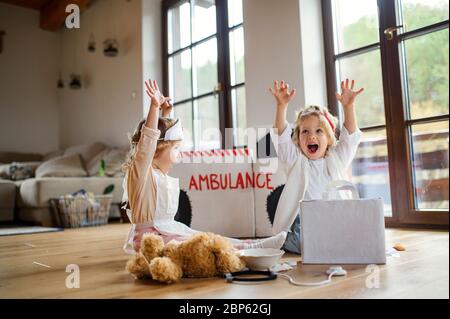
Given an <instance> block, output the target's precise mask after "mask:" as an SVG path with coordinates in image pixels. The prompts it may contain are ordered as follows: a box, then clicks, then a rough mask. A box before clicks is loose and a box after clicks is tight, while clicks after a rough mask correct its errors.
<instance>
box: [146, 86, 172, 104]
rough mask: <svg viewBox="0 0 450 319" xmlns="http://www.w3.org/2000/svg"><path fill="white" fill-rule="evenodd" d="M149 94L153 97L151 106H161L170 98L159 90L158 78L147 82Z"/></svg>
mask: <svg viewBox="0 0 450 319" xmlns="http://www.w3.org/2000/svg"><path fill="white" fill-rule="evenodd" d="M145 86H146V88H147V89H146V92H147V96H148V97H149V98H150V99H151V107H155V108H158V109H159V108H161V107H162V106H163V105H165V104H166V103H167V104H168V101H170V98H167V97H164V95H162V94H161V91H160V90H159V87H158V83H157V82H156V80H148V81H146V82H145Z"/></svg>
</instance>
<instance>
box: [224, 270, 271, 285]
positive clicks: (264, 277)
mask: <svg viewBox="0 0 450 319" xmlns="http://www.w3.org/2000/svg"><path fill="white" fill-rule="evenodd" d="M248 276H255V277H248ZM224 277H225V280H226V282H228V283H233V282H237V283H239V282H241V283H257V282H265V281H271V280H275V279H277V277H278V276H277V274H276V273H275V272H273V271H271V270H251V269H245V270H242V271H237V272H230V273H226V274H224Z"/></svg>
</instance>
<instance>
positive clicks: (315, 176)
mask: <svg viewBox="0 0 450 319" xmlns="http://www.w3.org/2000/svg"><path fill="white" fill-rule="evenodd" d="M291 134H292V127H291V125H290V124H287V126H286V128H285V130H284V131H283V133H282V134H281V135H280V136H278V159H279V160H280V161H281V162H282V163H284V164H285V165H286V168H287V170H288V172H289V173H288V178H289V177H290V176H289V174H290V173H292V170H291V169H292V168H293V166H294V165H295V164H296V162H297V160H298V159H299V157H302V158H303V161H304V162H305V165H304V169H306V170H307V172H305V173H306V174H307V175H308V177H309V178H308V183H307V184H306V186H307V187H306V190H305V193H304V197H303V198H302V199H307V200H310V199H322V195H323V193H324V191H325V189H326V187H327V185H328V183H329V182H331V181H332V180H333V178H332V173H331V172H330V169H331V168H330V165H329V163H327V159H326V158H321V159H318V160H310V159H308V158H307V157H306V156H305V155H304V154H303V152H302V151H301V150H300V148H299V147H298V145H295V144H294V143H293V141H292V138H291ZM361 136H362V132H361V131H360V130H359V129H357V130H356V131H355V132H353V133H352V134H349V132H348V130H347V129H346V128H345V127H342V129H341V134H340V138H339V141H338V142H337V143H336V145H335V146H332V147H331V149H330V152H331V153H333V156H334V157H333V158H337V159H339V161H340V162H341V164H342V165H343V167H342V169H345V170H346V169H347V168H348V166H349V165H350V164H351V162H352V160H353V158H354V157H355V154H356V151H357V149H358V145H359V142H360V140H361ZM328 156H329V155H328ZM328 162H329V159H328ZM296 172H297V171H296ZM295 179H296V180H297V182H298V183H299V184H303V183H305V181H304V180H303V179H302V178H300V176H299V177H298V178H297V177H295ZM300 188H301V187H300ZM297 213H298V211H297ZM277 214H278V213H277ZM278 217H280V216H278Z"/></svg>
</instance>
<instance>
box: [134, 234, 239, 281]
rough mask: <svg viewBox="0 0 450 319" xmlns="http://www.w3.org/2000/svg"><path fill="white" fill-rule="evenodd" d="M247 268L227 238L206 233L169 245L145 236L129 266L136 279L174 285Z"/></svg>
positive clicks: (155, 237)
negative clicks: (179, 281) (182, 279)
mask: <svg viewBox="0 0 450 319" xmlns="http://www.w3.org/2000/svg"><path fill="white" fill-rule="evenodd" d="M243 268H245V263H244V261H243V260H242V259H241V258H240V257H239V256H238V254H237V252H236V251H235V249H234V248H233V246H232V244H231V243H230V242H229V241H228V240H227V239H226V238H224V237H222V236H220V235H216V234H213V233H206V232H199V233H197V234H195V235H193V236H192V237H191V238H189V239H188V240H186V241H183V242H178V241H175V240H172V241H170V242H168V243H167V244H164V241H163V239H162V238H161V236H159V235H155V234H145V235H144V236H143V237H142V241H141V248H140V251H139V252H138V253H137V254H136V255H134V256H133V257H132V258H131V259H130V260H129V261H128V262H127V265H126V270H127V271H128V272H129V273H130V274H132V275H134V276H135V277H136V278H138V279H146V278H151V279H153V280H156V281H159V282H162V283H174V282H176V281H178V280H180V279H181V278H182V277H189V278H206V277H215V276H220V275H223V274H225V273H228V272H235V271H240V270H242V269H243Z"/></svg>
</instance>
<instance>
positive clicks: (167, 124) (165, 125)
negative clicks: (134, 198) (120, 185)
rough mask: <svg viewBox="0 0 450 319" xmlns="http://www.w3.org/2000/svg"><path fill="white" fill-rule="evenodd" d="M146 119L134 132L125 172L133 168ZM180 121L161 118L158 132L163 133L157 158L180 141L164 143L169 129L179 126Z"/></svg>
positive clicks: (124, 165)
mask: <svg viewBox="0 0 450 319" xmlns="http://www.w3.org/2000/svg"><path fill="white" fill-rule="evenodd" d="M145 121H146V120H145V119H143V120H141V121H140V122H139V123H138V125H137V126H136V129H135V130H134V133H133V134H132V135H131V136H130V150H129V151H128V156H127V159H126V161H125V163H124V164H123V171H125V172H126V171H127V170H128V168H129V167H130V166H131V164H132V162H133V160H134V156H135V155H136V149H137V145H138V143H139V141H140V139H141V130H142V127H143V126H144V124H145ZM177 122H178V120H175V119H171V118H167V117H161V118H159V120H158V130H160V131H161V138H162V139H159V140H158V143H157V145H156V151H155V156H154V157H158V155H159V154H160V153H161V152H162V151H164V150H165V149H166V148H167V147H169V146H172V145H174V144H176V143H178V142H179V141H164V136H165V135H166V132H167V130H168V129H170V128H171V127H172V126H174V125H175V124H177Z"/></svg>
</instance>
